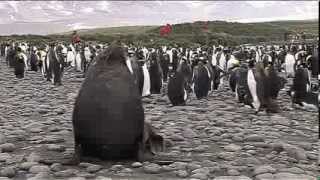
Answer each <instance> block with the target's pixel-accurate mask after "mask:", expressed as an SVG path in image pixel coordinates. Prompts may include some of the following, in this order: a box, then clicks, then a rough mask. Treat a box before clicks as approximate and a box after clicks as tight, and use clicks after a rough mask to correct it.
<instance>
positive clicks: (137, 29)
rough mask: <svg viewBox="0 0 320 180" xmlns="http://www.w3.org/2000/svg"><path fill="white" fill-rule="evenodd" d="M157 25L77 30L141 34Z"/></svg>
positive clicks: (88, 33) (83, 31)
mask: <svg viewBox="0 0 320 180" xmlns="http://www.w3.org/2000/svg"><path fill="white" fill-rule="evenodd" d="M156 27H157V26H122V27H110V28H96V29H83V30H78V33H79V34H80V35H91V34H106V35H121V34H123V35H127V34H142V33H146V32H147V31H149V30H152V29H154V28H156ZM71 33H72V31H71V32H67V33H62V34H65V35H68V34H71Z"/></svg>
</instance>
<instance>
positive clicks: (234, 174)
mask: <svg viewBox="0 0 320 180" xmlns="http://www.w3.org/2000/svg"><path fill="white" fill-rule="evenodd" d="M227 173H228V175H230V176H239V175H240V172H239V171H238V170H236V169H229V170H228V172H227Z"/></svg>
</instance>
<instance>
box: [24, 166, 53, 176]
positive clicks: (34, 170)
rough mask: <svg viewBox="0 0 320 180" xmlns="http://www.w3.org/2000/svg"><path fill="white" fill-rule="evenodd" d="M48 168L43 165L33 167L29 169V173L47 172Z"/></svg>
mask: <svg viewBox="0 0 320 180" xmlns="http://www.w3.org/2000/svg"><path fill="white" fill-rule="evenodd" d="M49 171H50V168H49V167H48V166H45V165H34V166H32V167H31V168H30V169H29V172H30V173H34V174H37V173H40V172H49Z"/></svg>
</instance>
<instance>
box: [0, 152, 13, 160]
mask: <svg viewBox="0 0 320 180" xmlns="http://www.w3.org/2000/svg"><path fill="white" fill-rule="evenodd" d="M8 159H11V155H10V154H8V153H0V162H6V161H7V160H8Z"/></svg>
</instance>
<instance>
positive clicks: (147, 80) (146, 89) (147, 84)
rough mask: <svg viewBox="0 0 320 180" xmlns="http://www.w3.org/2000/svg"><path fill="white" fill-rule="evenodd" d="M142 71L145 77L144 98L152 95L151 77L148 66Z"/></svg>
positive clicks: (143, 67)
mask: <svg viewBox="0 0 320 180" xmlns="http://www.w3.org/2000/svg"><path fill="white" fill-rule="evenodd" d="M142 70H143V76H144V78H143V79H144V80H143V89H142V96H148V95H150V75H149V71H148V69H147V65H146V64H144V65H143V66H142Z"/></svg>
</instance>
